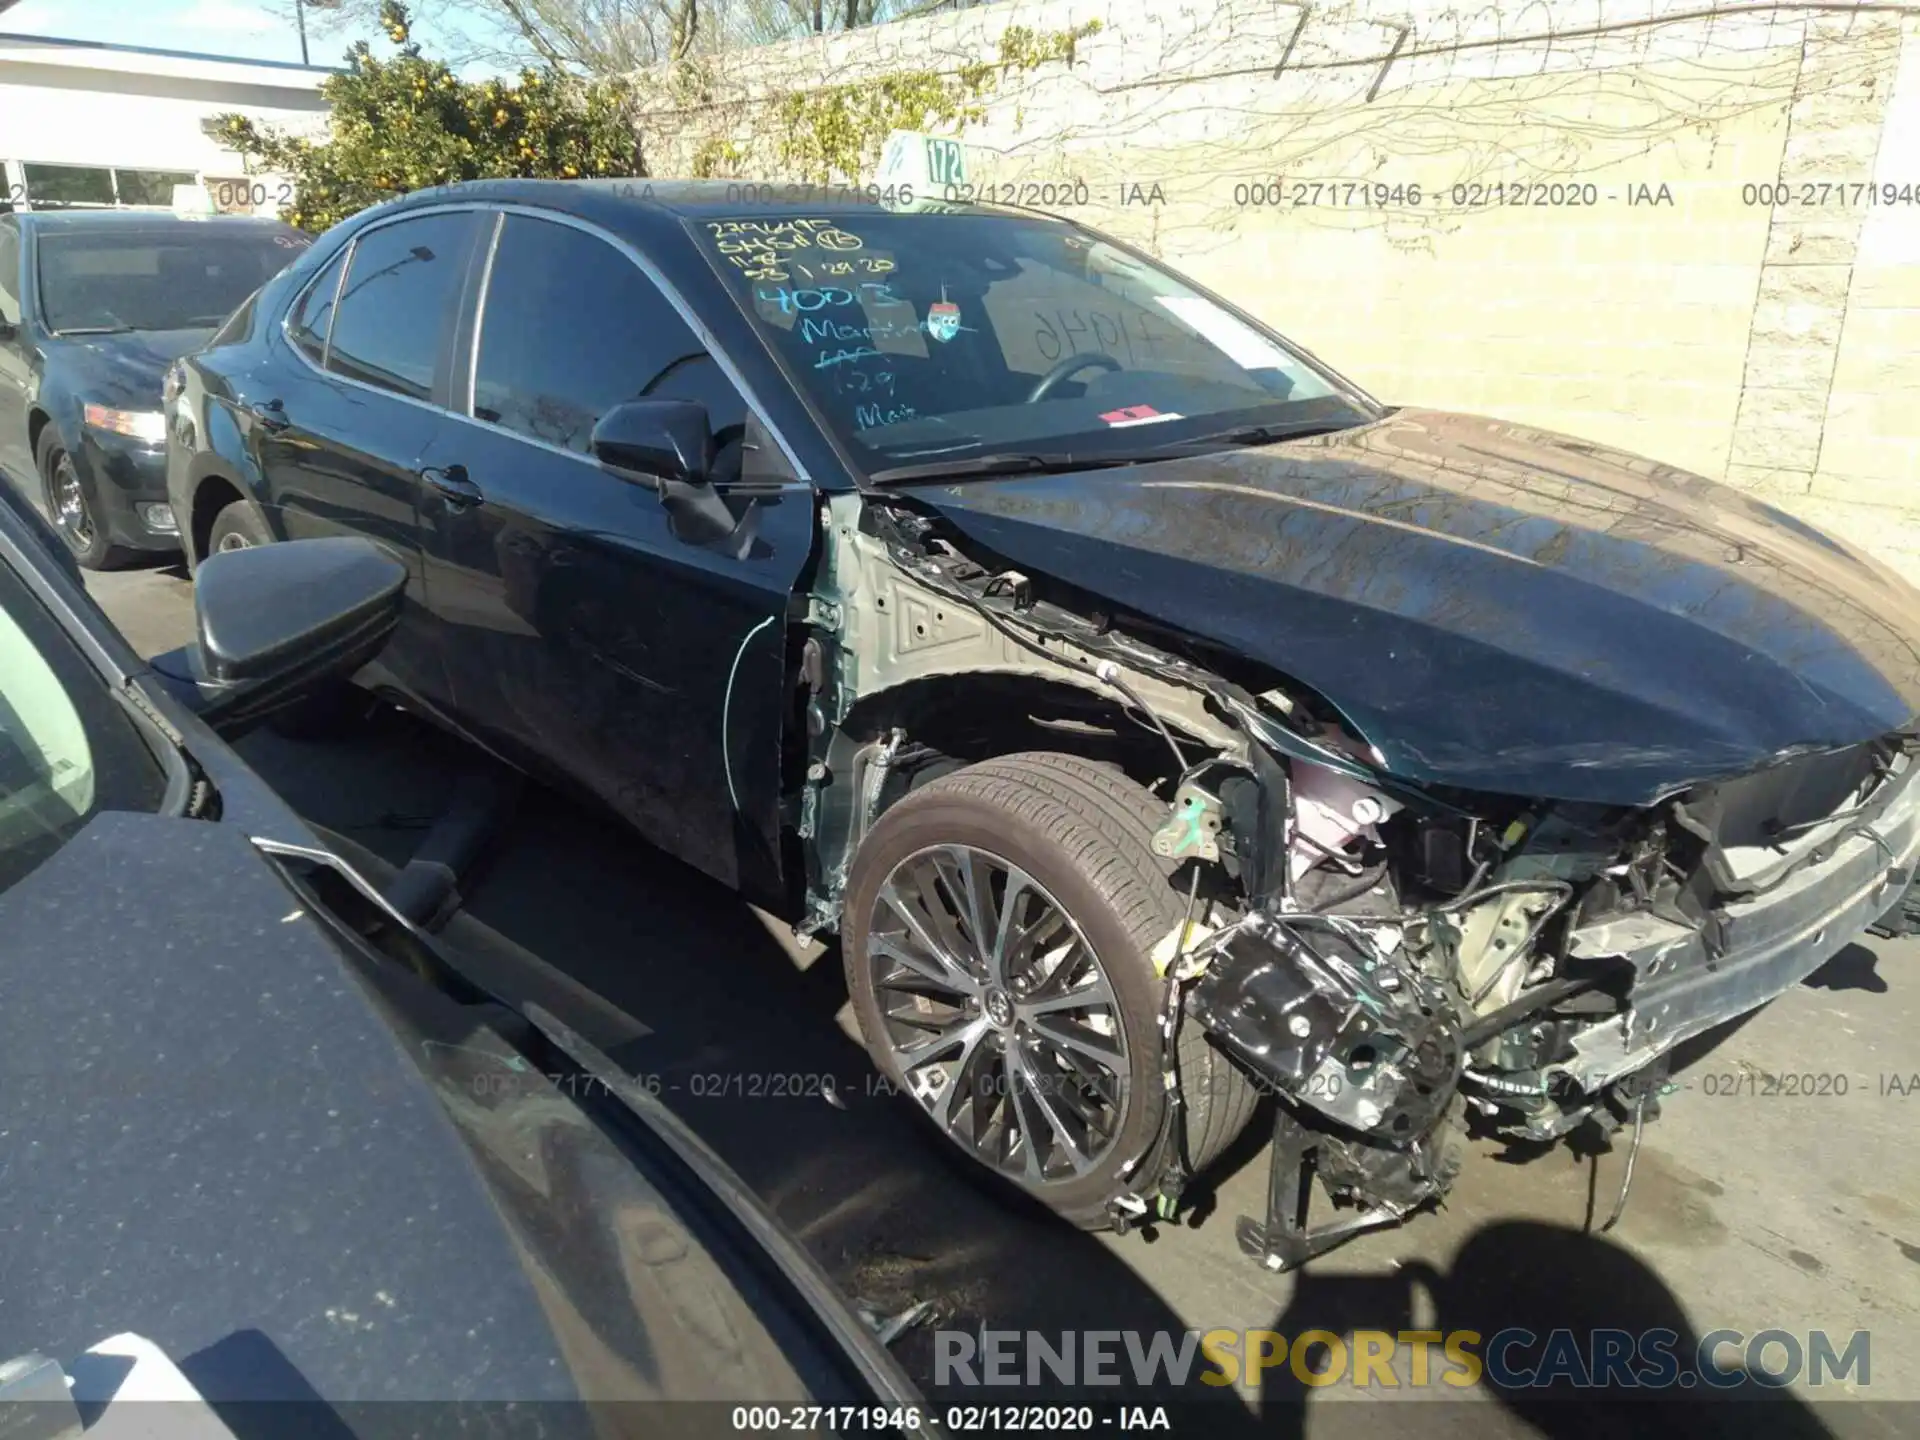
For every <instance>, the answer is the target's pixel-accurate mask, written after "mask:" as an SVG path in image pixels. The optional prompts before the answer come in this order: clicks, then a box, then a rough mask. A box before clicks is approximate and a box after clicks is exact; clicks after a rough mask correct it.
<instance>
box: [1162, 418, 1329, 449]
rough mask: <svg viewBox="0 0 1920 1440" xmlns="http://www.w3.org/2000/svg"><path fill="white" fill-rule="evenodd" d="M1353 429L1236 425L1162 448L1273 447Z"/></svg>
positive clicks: (1313, 424)
mask: <svg viewBox="0 0 1920 1440" xmlns="http://www.w3.org/2000/svg"><path fill="white" fill-rule="evenodd" d="M1352 428H1353V426H1351V425H1329V424H1326V423H1325V422H1319V423H1310V424H1306V425H1236V426H1234V428H1233V429H1231V430H1216V431H1214V432H1213V433H1212V434H1211V435H1195V436H1193V437H1192V438H1191V439H1188V440H1173V441H1169V442H1168V443H1167V444H1166V445H1165V446H1163V447H1162V448H1163V449H1165V450H1178V449H1180V448H1181V447H1182V446H1186V445H1272V444H1274V443H1276V442H1278V441H1281V440H1305V439H1307V438H1308V437H1309V436H1312V435H1332V434H1334V433H1336V432H1337V431H1341V430H1351V429H1352Z"/></svg>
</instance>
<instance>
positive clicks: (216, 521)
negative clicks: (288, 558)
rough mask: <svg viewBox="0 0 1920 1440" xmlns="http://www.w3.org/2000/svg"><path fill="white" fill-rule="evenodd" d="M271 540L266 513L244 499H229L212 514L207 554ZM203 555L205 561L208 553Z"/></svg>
mask: <svg viewBox="0 0 1920 1440" xmlns="http://www.w3.org/2000/svg"><path fill="white" fill-rule="evenodd" d="M271 544H273V531H271V530H269V529H268V528H267V517H266V516H264V515H262V514H261V513H260V511H259V509H258V508H257V507H255V506H253V505H250V504H248V503H247V502H246V501H245V500H234V501H230V502H229V503H228V504H227V505H225V506H224V507H222V509H221V511H220V513H219V514H218V515H215V516H214V517H213V528H212V529H210V530H208V531H207V555H217V554H219V553H220V552H221V551H222V550H249V549H252V548H253V547H254V546H256V545H271ZM200 558H201V560H202V561H203V562H204V561H205V559H206V555H203V556H201V557H200Z"/></svg>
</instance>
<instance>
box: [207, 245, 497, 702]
mask: <svg viewBox="0 0 1920 1440" xmlns="http://www.w3.org/2000/svg"><path fill="white" fill-rule="evenodd" d="M476 219H477V217H476V215H475V213H474V212H473V211H470V210H466V211H451V212H439V213H432V214H426V215H419V216H413V217H409V218H404V219H401V220H398V221H396V222H394V223H391V224H386V225H380V226H375V227H373V228H371V229H368V230H365V231H362V232H361V233H360V234H359V235H358V236H357V237H356V238H355V239H354V241H353V243H352V246H351V249H350V251H349V252H347V253H345V254H343V255H342V256H341V257H340V259H338V260H336V261H335V262H334V263H332V264H329V265H328V266H327V267H326V268H325V270H323V271H322V272H321V274H320V275H319V276H317V277H316V279H315V281H314V283H313V284H312V285H311V286H310V287H309V288H308V290H307V291H306V293H305V294H304V295H302V297H301V298H300V300H299V301H298V302H297V303H296V306H295V309H294V312H293V315H292V317H291V320H290V322H289V324H288V327H287V338H288V342H289V344H290V345H291V346H292V348H293V349H294V350H295V351H296V352H298V353H297V354H296V355H287V356H285V357H284V359H283V360H282V362H281V363H280V364H278V365H277V366H275V367H274V369H273V372H272V374H271V376H270V377H265V378H267V383H266V385H265V387H264V388H265V389H268V390H272V391H273V392H274V393H273V394H259V395H248V396H246V397H244V399H243V401H242V403H241V406H240V408H241V412H242V414H243V416H244V417H245V423H247V425H248V427H249V444H250V446H251V447H252V449H253V451H254V455H255V459H256V461H257V463H258V464H259V467H260V473H261V475H262V476H263V477H264V478H265V482H266V494H265V496H264V497H263V498H264V499H265V500H266V502H267V503H268V504H269V505H270V506H272V507H273V508H274V509H275V511H276V512H277V513H278V516H279V520H280V526H281V529H282V530H283V531H284V532H285V534H286V536H287V538H288V539H290V540H300V539H308V538H317V537H321V536H329V535H360V536H365V537H366V538H368V539H371V540H374V541H377V542H379V543H380V544H381V545H382V546H383V547H385V548H386V549H387V550H389V551H390V552H391V553H392V554H393V555H395V556H396V557H397V558H398V559H400V560H401V561H402V562H403V563H404V564H405V565H406V567H407V572H408V583H407V600H406V605H405V608H404V609H403V611H402V614H401V620H400V624H399V626H398V627H397V629H396V630H395V632H394V636H393V638H392V640H390V641H389V642H388V644H387V645H386V646H385V647H384V648H383V650H382V652H381V656H380V659H379V661H378V662H377V666H376V667H375V668H376V671H385V672H386V675H385V678H388V679H390V680H391V681H392V682H393V683H395V684H397V685H398V686H399V687H400V688H401V689H403V690H405V691H407V692H408V693H409V694H411V695H413V696H415V697H416V698H418V699H421V700H424V701H426V702H427V703H428V704H429V705H431V706H433V707H434V708H436V709H442V710H444V709H445V708H446V707H447V706H448V704H449V702H450V700H451V696H450V694H449V692H448V688H447V683H446V677H445V669H444V666H443V664H442V661H441V657H440V656H439V654H438V653H437V651H436V649H435V648H434V646H433V644H432V643H431V637H430V634H429V631H430V628H431V627H430V625H429V624H428V616H427V612H426V609H425V596H426V591H425V583H424V579H423V576H422V562H421V546H420V488H421V482H420V475H419V469H420V459H421V456H422V454H423V453H424V452H425V451H426V449H427V447H428V445H429V444H430V443H431V441H432V439H433V436H434V433H435V431H436V430H437V429H438V428H439V427H440V426H442V425H444V424H447V423H450V422H449V421H448V419H447V416H446V412H445V410H444V408H443V407H444V405H445V404H446V401H447V396H448V384H449V382H448V373H449V369H450V365H451V361H450V358H449V357H450V355H451V352H452V345H451V335H452V329H453V325H454V323H455V318H456V312H457V310H458V308H459V299H460V294H461V289H462V286H463V285H464V283H465V276H466V266H467V263H468V259H469V250H470V246H471V241H472V237H473V233H474V230H475V222H476ZM343 271H344V278H343V273H342V272H343ZM275 401H277V402H278V404H277V405H276V404H274V403H273V402H275ZM373 678H376V679H377V678H380V677H379V676H378V675H377V674H376V675H375V676H374V677H373Z"/></svg>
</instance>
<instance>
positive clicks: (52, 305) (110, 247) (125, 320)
mask: <svg viewBox="0 0 1920 1440" xmlns="http://www.w3.org/2000/svg"><path fill="white" fill-rule="evenodd" d="M308 243H309V241H308V240H307V237H306V236H304V235H300V234H298V233H296V232H294V231H291V230H287V231H278V230H262V231H257V232H250V233H247V234H233V233H231V232H228V233H226V234H220V233H216V232H212V231H209V230H207V229H205V228H202V227H199V226H196V225H192V224H180V225H176V226H173V227H171V228H169V229H166V230H153V229H142V230H138V231H128V232H118V231H100V230H95V231H75V232H72V233H70V234H60V233H57V232H55V233H43V234H42V235H41V236H40V237H39V240H38V242H37V244H36V246H35V249H36V252H37V253H38V255H39V278H40V313H41V317H42V318H43V319H44V320H45V322H46V326H47V328H48V329H49V330H53V331H73V330H87V331H103V330H107V331H111V330H196V329H210V328H212V327H213V326H215V325H218V324H220V322H221V321H223V320H225V319H226V318H227V316H229V315H231V314H232V313H233V312H234V310H235V309H236V308H237V307H238V306H239V304H240V302H241V301H242V300H245V299H246V298H247V297H248V296H249V295H251V294H252V293H253V292H254V291H255V290H258V289H259V288H260V287H261V286H262V285H264V284H265V283H266V282H267V281H268V280H270V279H272V278H273V276H274V275H276V274H277V273H279V271H280V270H281V269H282V268H283V267H284V266H285V265H286V264H287V263H288V262H289V261H291V260H292V259H293V258H294V257H295V256H297V255H298V254H299V253H300V251H301V250H302V249H304V248H305V247H306V246H307V244H308Z"/></svg>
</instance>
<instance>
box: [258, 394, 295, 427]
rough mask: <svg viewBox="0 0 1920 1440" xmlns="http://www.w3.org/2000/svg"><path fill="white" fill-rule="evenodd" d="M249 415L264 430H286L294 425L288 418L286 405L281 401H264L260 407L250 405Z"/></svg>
mask: <svg viewBox="0 0 1920 1440" xmlns="http://www.w3.org/2000/svg"><path fill="white" fill-rule="evenodd" d="M247 414H248V415H250V416H252V417H253V422H254V424H256V425H258V426H259V427H260V428H261V429H262V430H284V429H286V428H287V427H288V426H289V425H291V424H292V423H293V422H292V421H291V420H289V419H288V418H287V407H286V405H285V403H284V402H282V401H280V400H262V401H261V402H260V403H259V404H258V405H249V406H247Z"/></svg>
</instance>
